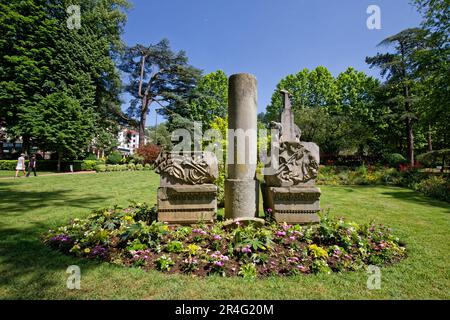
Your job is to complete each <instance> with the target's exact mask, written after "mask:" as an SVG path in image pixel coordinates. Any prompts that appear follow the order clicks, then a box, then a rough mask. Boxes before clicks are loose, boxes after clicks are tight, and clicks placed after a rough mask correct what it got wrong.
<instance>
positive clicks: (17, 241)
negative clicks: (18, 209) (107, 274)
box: [0, 224, 100, 299]
mask: <svg viewBox="0 0 450 320" xmlns="http://www.w3.org/2000/svg"><path fill="white" fill-rule="evenodd" d="M45 230H46V225H44V224H35V227H31V228H23V229H17V228H2V229H0V239H1V242H2V246H1V247H0V261H1V268H2V271H1V277H0V287H4V288H9V289H11V291H10V292H9V293H8V294H7V295H6V296H4V297H2V298H3V299H39V298H43V299H48V298H49V297H52V298H54V299H63V298H65V297H57V296H55V295H56V293H55V292H54V291H59V292H61V290H60V289H56V290H55V287H56V288H58V287H59V288H62V289H63V290H64V289H65V290H67V291H68V293H69V289H67V288H66V281H67V277H68V274H66V273H65V272H66V269H67V267H68V266H70V265H78V266H79V267H80V269H81V272H82V273H83V272H86V270H89V269H91V268H94V267H96V266H98V264H99V263H100V262H98V261H95V260H87V259H78V258H76V257H71V256H67V255H64V254H62V253H60V252H58V251H56V250H52V249H50V248H48V247H46V246H45V245H44V243H43V242H42V241H41V235H42V233H43V232H44V231H45Z"/></svg>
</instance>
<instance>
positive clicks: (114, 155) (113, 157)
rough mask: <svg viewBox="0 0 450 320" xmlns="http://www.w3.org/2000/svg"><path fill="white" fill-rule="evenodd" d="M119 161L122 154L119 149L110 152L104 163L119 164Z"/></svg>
mask: <svg viewBox="0 0 450 320" xmlns="http://www.w3.org/2000/svg"><path fill="white" fill-rule="evenodd" d="M121 161H122V154H121V153H120V152H119V151H113V152H111V153H110V154H109V155H108V157H107V159H106V163H108V164H119V163H120V162H121Z"/></svg>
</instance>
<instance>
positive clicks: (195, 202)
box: [155, 151, 219, 224]
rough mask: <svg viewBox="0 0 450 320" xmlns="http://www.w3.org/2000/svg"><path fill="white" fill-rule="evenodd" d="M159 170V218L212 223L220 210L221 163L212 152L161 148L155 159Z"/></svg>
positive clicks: (156, 170)
mask: <svg viewBox="0 0 450 320" xmlns="http://www.w3.org/2000/svg"><path fill="white" fill-rule="evenodd" d="M155 165H156V169H155V172H156V173H159V174H160V187H159V188H158V194H157V197H158V200H157V201H158V204H157V205H158V221H165V222H168V223H171V224H193V223H198V222H200V221H201V222H207V223H212V222H213V221H214V219H215V216H216V213H217V186H215V185H214V184H213V182H214V180H216V179H217V177H218V175H219V173H218V163H217V158H216V156H215V155H214V154H213V153H211V152H201V151H195V152H162V153H160V155H159V157H158V159H157V160H156V163H155Z"/></svg>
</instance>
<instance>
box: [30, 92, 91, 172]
mask: <svg viewBox="0 0 450 320" xmlns="http://www.w3.org/2000/svg"><path fill="white" fill-rule="evenodd" d="M92 113H93V110H86V109H85V108H83V107H82V106H81V104H80V102H79V100H77V99H74V98H72V97H71V96H70V95H69V94H67V93H66V92H57V93H52V94H50V95H48V96H46V97H45V98H44V99H42V100H41V101H40V103H39V105H38V106H37V108H33V109H31V111H30V112H27V114H26V118H28V117H29V118H30V119H28V120H29V122H32V123H33V127H32V130H31V132H30V133H31V134H32V136H33V137H34V139H35V143H36V144H37V145H39V146H40V147H42V148H43V149H44V150H54V151H56V152H57V153H58V167H57V168H58V171H60V170H61V159H62V158H63V157H77V156H78V154H79V153H81V152H82V151H83V149H84V148H85V146H86V145H87V144H88V143H89V142H90V141H91V140H92V136H93V130H94V125H95V124H94V117H93V116H92Z"/></svg>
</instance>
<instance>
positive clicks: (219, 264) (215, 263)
mask: <svg viewBox="0 0 450 320" xmlns="http://www.w3.org/2000/svg"><path fill="white" fill-rule="evenodd" d="M214 265H215V266H216V267H223V266H224V265H225V263H224V262H223V261H214Z"/></svg>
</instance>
